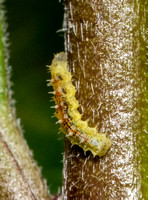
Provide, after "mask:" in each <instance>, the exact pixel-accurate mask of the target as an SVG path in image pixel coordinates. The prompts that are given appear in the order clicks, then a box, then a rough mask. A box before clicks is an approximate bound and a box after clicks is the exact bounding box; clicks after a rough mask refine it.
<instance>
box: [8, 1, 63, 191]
mask: <svg viewBox="0 0 148 200" xmlns="http://www.w3.org/2000/svg"><path fill="white" fill-rule="evenodd" d="M5 8H6V10H7V21H8V32H9V33H10V35H9V42H10V47H9V50H10V62H9V64H10V65H11V66H12V78H11V80H12V82H13V87H12V89H13V91H14V95H13V97H14V99H15V100H16V110H17V117H18V118H21V125H22V127H23V129H24V136H25V138H26V139H27V141H28V144H29V146H30V148H31V149H32V150H33V152H34V158H35V159H36V160H37V162H38V164H39V166H42V172H43V176H44V177H45V178H46V179H47V183H48V186H49V188H50V190H51V192H52V193H56V192H57V189H58V187H59V186H61V184H62V165H63V164H62V158H63V155H62V153H63V140H62V137H63V135H62V134H60V135H58V134H57V133H58V126H57V125H55V122H56V119H55V118H51V116H52V115H53V113H54V110H53V109H50V106H51V105H53V104H54V103H53V102H50V100H51V97H52V96H51V95H49V94H48V91H49V90H52V88H49V87H47V86H46V84H47V82H46V80H47V79H49V78H50V74H49V73H47V68H46V65H48V64H50V63H51V60H52V58H53V55H54V54H55V53H57V52H60V51H63V49H64V34H63V33H56V31H57V30H59V29H61V28H62V24H63V4H62V3H59V1H58V0H6V2H5Z"/></svg>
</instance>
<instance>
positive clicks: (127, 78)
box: [63, 0, 148, 200]
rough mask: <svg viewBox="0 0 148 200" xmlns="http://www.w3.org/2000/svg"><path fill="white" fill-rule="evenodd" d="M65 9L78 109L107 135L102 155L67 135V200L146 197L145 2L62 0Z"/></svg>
mask: <svg viewBox="0 0 148 200" xmlns="http://www.w3.org/2000/svg"><path fill="white" fill-rule="evenodd" d="M65 9H66V23H67V31H66V52H67V57H68V62H69V68H70V70H71V72H72V75H73V81H74V84H75V86H76V88H77V91H78V92H77V99H78V101H79V103H80V112H81V113H82V114H83V119H84V120H87V119H89V125H90V126H97V128H98V132H103V133H106V134H107V135H108V136H109V137H110V138H111V140H112V147H111V149H110V151H109V152H108V154H107V155H106V156H104V157H103V158H99V157H98V158H93V157H92V156H91V154H88V155H86V156H85V155H84V154H83V151H82V150H81V149H80V148H78V147H77V146H74V147H71V145H70V144H69V142H68V141H66V145H65V149H66V152H65V158H64V159H65V168H64V186H63V189H64V195H65V199H66V198H67V199H93V200H95V199H96V200H98V199H130V200H135V199H137V200H139V199H147V198H148V192H147V191H148V186H147V182H146V177H147V173H148V170H147V162H148V161H147V160H148V156H147V152H148V149H147V141H148V137H147V131H148V120H147V118H148V109H147V98H148V88H147V85H146V83H147V77H148V70H147V57H146V51H147V49H146V46H147V44H146V42H147V35H146V9H147V1H146V0H137V1H129V0H124V1H119V0H114V1H108V0H99V1H92V0H88V1H83V0H79V1H78V0H67V1H66V6H65Z"/></svg>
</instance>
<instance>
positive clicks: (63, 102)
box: [49, 52, 111, 157]
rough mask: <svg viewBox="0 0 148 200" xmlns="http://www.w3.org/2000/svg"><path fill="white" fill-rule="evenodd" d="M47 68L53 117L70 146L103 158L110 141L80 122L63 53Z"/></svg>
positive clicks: (76, 102)
mask: <svg viewBox="0 0 148 200" xmlns="http://www.w3.org/2000/svg"><path fill="white" fill-rule="evenodd" d="M49 68H50V71H51V80H50V84H51V85H52V86H53V89H54V92H53V94H55V96H54V101H55V103H56V106H55V108H56V112H55V115H56V117H57V118H58V119H59V123H60V124H61V129H62V131H63V132H64V133H65V135H66V137H67V138H68V139H69V140H70V141H71V143H72V144H76V145H78V146H80V147H81V148H82V149H83V150H84V152H86V151H91V153H92V154H93V156H96V155H98V156H100V157H101V156H104V155H105V154H106V152H107V150H108V149H109V148H110V146H111V141H110V139H109V138H107V137H106V135H105V134H103V133H98V132H97V130H96V128H91V127H89V126H88V123H87V121H83V120H81V114H80V113H79V111H78V110H77V108H78V106H79V103H78V101H77V100H76V98H75V93H76V89H75V87H74V86H73V85H72V82H71V78H72V76H71V74H70V72H69V71H68V70H67V62H66V56H65V53H64V52H61V53H59V54H57V55H55V57H54V59H53V61H52V64H51V66H49Z"/></svg>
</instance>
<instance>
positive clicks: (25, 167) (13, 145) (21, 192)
mask: <svg viewBox="0 0 148 200" xmlns="http://www.w3.org/2000/svg"><path fill="white" fill-rule="evenodd" d="M4 14H5V13H4V11H3V6H2V2H1V1H0V199H1V200H6V199H7V200H25V199H26V200H36V199H42V200H49V199H51V197H50V196H49V194H48V189H47V186H46V183H45V181H44V180H43V179H42V177H41V173H40V169H39V168H38V167H37V165H36V163H35V161H34V160H33V158H32V152H31V151H30V150H29V148H28V146H27V144H26V141H25V139H24V137H23V134H22V130H21V127H20V125H19V120H17V119H16V118H15V111H14V108H12V104H13V101H12V99H11V90H10V81H9V76H8V73H9V69H8V50H7V43H6V40H7V38H6V31H5V29H6V24H5V19H4Z"/></svg>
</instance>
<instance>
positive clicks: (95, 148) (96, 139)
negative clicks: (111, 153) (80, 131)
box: [89, 133, 111, 157]
mask: <svg viewBox="0 0 148 200" xmlns="http://www.w3.org/2000/svg"><path fill="white" fill-rule="evenodd" d="M89 144H90V146H91V152H92V154H93V156H94V157H95V156H96V155H98V156H99V157H101V156H104V155H105V154H106V152H107V150H108V149H109V148H110V146H111V141H110V139H108V138H107V137H106V135H105V134H100V133H98V136H97V135H96V136H93V137H91V138H90V140H89Z"/></svg>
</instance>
